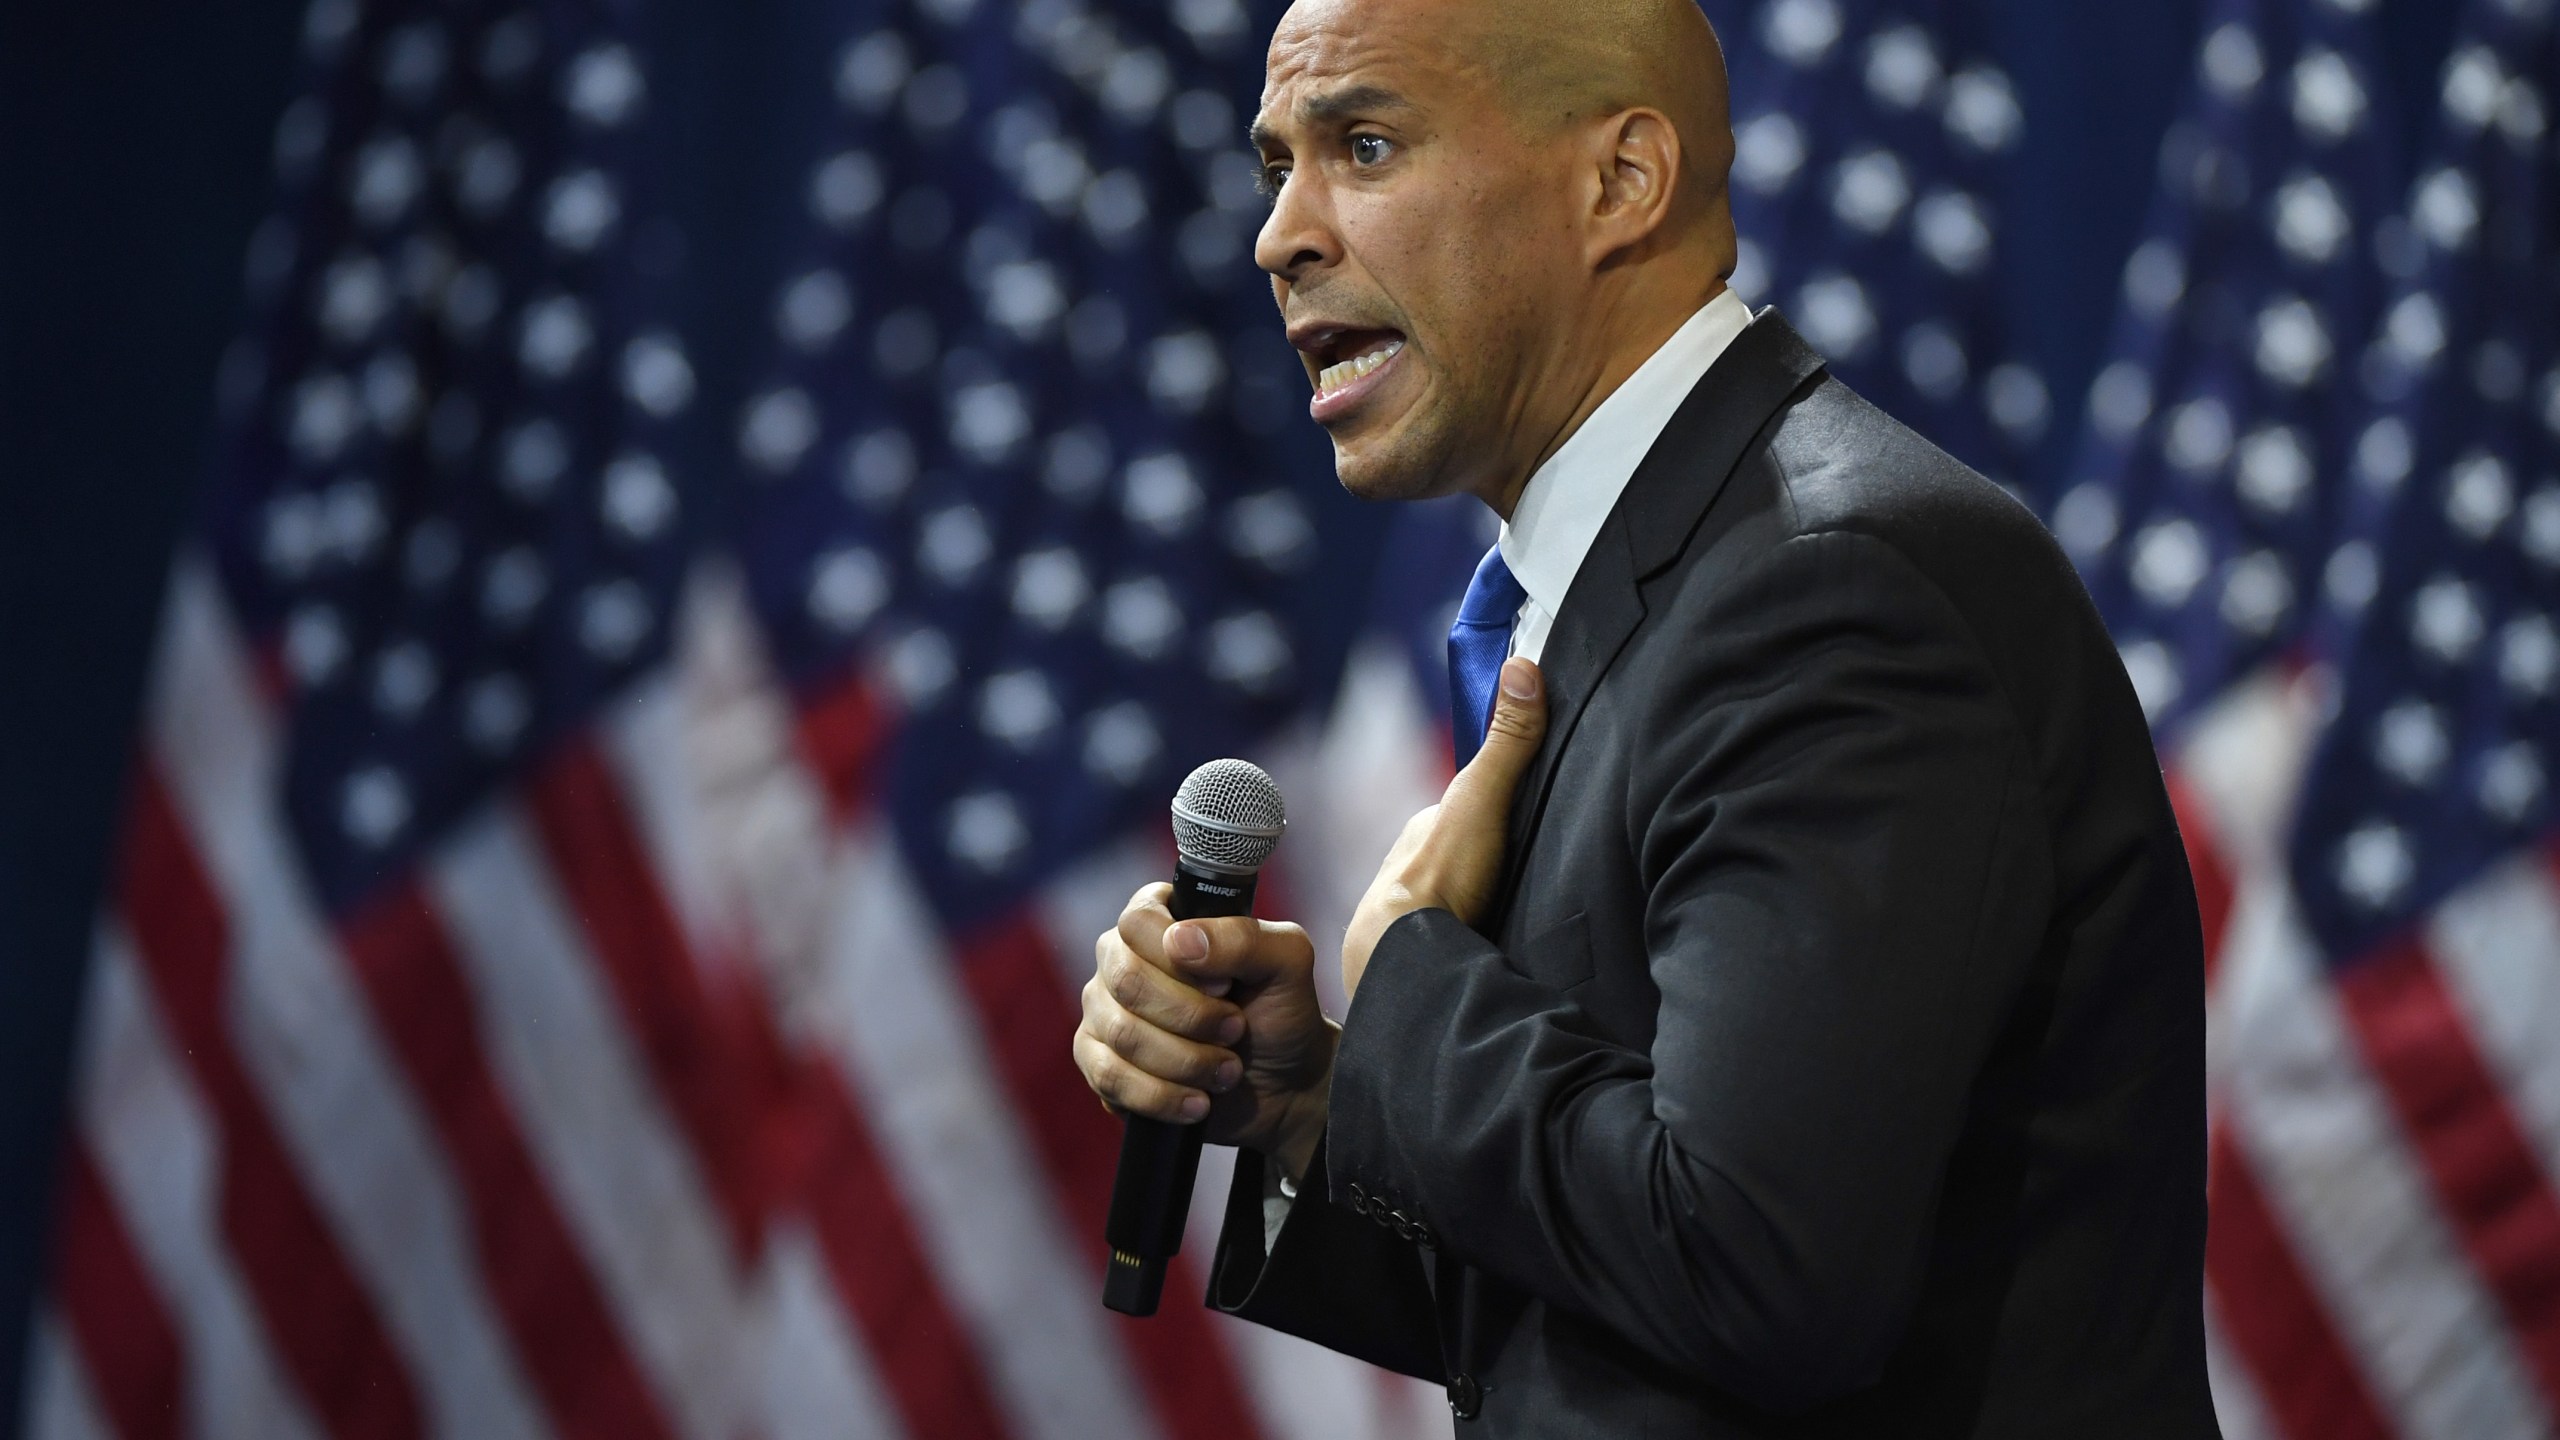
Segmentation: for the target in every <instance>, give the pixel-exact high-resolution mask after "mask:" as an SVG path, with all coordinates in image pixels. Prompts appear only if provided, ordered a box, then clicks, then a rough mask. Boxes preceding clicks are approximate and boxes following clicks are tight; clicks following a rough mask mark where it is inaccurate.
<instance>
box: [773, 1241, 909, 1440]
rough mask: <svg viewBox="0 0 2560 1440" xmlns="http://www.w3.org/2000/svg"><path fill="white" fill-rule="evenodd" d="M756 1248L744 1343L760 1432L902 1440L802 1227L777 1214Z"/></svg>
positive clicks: (780, 1438) (891, 1407) (800, 1437)
mask: <svg viewBox="0 0 2560 1440" xmlns="http://www.w3.org/2000/svg"><path fill="white" fill-rule="evenodd" d="M764 1255H765V1259H764V1266H763V1268H762V1269H761V1271H760V1272H759V1273H758V1276H757V1283H756V1287H755V1291H754V1294H753V1295H752V1297H751V1298H750V1301H749V1304H750V1306H751V1307H752V1309H753V1311H754V1314H755V1317H756V1319H755V1322H754V1327H755V1332H756V1333H755V1334H754V1335H753V1336H752V1337H751V1338H750V1339H749V1341H748V1343H747V1345H746V1347H745V1348H746V1350H747V1353H748V1354H750V1355H752V1356H754V1357H755V1358H756V1360H757V1361H758V1362H759V1364H758V1369H757V1371H756V1373H755V1375H754V1378H755V1380H756V1382H757V1384H758V1386H759V1388H760V1390H761V1391H762V1395H761V1397H760V1399H761V1403H760V1405H759V1407H758V1408H759V1410H760V1412H761V1414H762V1417H763V1422H764V1423H763V1425H762V1426H761V1427H759V1429H760V1433H761V1434H762V1436H763V1440H904V1436H905V1433H906V1432H905V1430H904V1429H903V1428H902V1427H901V1426H900V1425H899V1423H898V1407H897V1405H896V1404H895V1403H894V1402H893V1401H892V1400H891V1399H890V1397H889V1393H888V1391H887V1390H886V1389H884V1388H883V1387H882V1385H881V1383H880V1377H879V1375H877V1374H876V1373H874V1371H873V1369H872V1366H871V1364H870V1356H869V1354H868V1352H866V1351H865V1350H864V1349H863V1348H862V1341H861V1339H860V1338H859V1337H858V1336H856V1335H855V1334H854V1333H853V1331H852V1329H851V1327H849V1326H848V1325H847V1324H846V1323H845V1316H844V1311H843V1309H842V1307H841V1306H840V1305H839V1304H838V1303H837V1300H836V1292H835V1286H834V1283H833V1282H832V1281H830V1280H829V1279H828V1278H827V1269H826V1263H825V1262H824V1261H823V1260H821V1259H820V1258H819V1256H818V1249H817V1246H816V1244H815V1243H814V1242H813V1241H811V1239H810V1238H809V1232H808V1229H807V1227H806V1226H805V1225H803V1224H802V1223H801V1222H800V1221H798V1220H784V1221H779V1222H777V1223H776V1224H775V1225H774V1226H773V1228H772V1230H771V1232H770V1233H769V1234H768V1236H767V1237H766V1240H765V1247H764ZM928 1440H929V1437H928Z"/></svg>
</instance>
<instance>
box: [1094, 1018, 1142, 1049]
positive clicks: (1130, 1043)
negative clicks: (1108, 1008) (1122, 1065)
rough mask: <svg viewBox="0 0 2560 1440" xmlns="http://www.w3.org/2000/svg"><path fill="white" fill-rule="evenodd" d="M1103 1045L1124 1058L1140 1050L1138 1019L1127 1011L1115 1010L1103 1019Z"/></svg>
mask: <svg viewBox="0 0 2560 1440" xmlns="http://www.w3.org/2000/svg"><path fill="white" fill-rule="evenodd" d="M1101 1029H1102V1043H1103V1044H1105V1045H1107V1046H1109V1047H1110V1048H1111V1051H1112V1053H1113V1054H1115V1055H1119V1056H1121V1057H1122V1058H1124V1059H1125V1058H1127V1056H1128V1055H1129V1054H1130V1053H1131V1052H1133V1051H1135V1050H1136V1049H1137V1048H1138V1021H1137V1017H1135V1016H1133V1015H1131V1014H1130V1013H1129V1012H1128V1011H1126V1010H1121V1009H1116V1008H1115V1009H1114V1010H1113V1011H1112V1012H1111V1013H1110V1014H1108V1015H1106V1016H1104V1017H1103V1018H1102V1026H1101Z"/></svg>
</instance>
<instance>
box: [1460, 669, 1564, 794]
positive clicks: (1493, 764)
mask: <svg viewBox="0 0 2560 1440" xmlns="http://www.w3.org/2000/svg"><path fill="white" fill-rule="evenodd" d="M1546 738H1547V691H1546V678H1545V677H1544V676H1542V675H1540V674H1539V673H1538V667H1537V666H1536V665H1534V664H1532V663H1530V662H1529V661H1526V660H1522V659H1518V658H1514V659H1511V660H1506V661H1504V662H1503V665H1502V679H1501V683H1500V684H1499V685H1498V686H1497V687H1496V688H1495V691H1494V697H1493V723H1492V725H1491V726H1490V727H1488V728H1487V729H1486V731H1485V737H1484V748H1483V749H1481V750H1478V751H1477V752H1476V756H1475V758H1474V759H1473V760H1470V761H1468V762H1467V768H1466V769H1465V770H1463V771H1461V772H1459V775H1458V783H1457V784H1455V785H1453V786H1451V787H1450V788H1451V790H1452V791H1453V792H1457V793H1453V794H1452V795H1451V796H1450V799H1452V800H1458V801H1460V803H1462V804H1465V805H1467V806H1469V807H1470V808H1473V807H1474V806H1478V805H1489V806H1492V807H1495V809H1496V810H1497V812H1499V811H1504V810H1508V809H1509V807H1510V805H1511V792H1512V790H1513V789H1514V788H1516V787H1517V786H1518V785H1519V783H1520V777H1521V776H1522V775H1523V774H1525V773H1527V771H1528V769H1529V762H1530V760H1532V759H1534V758H1535V757H1536V756H1537V753H1538V745H1539V742H1541V741H1543V740H1545V739H1546Z"/></svg>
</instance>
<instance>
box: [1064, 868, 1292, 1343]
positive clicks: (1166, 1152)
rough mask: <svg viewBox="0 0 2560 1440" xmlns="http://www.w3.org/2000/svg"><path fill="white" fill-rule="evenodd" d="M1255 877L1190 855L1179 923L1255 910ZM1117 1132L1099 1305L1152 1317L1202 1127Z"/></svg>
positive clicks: (1177, 902) (1179, 889) (1176, 876)
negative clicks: (1106, 1265)
mask: <svg viewBox="0 0 2560 1440" xmlns="http://www.w3.org/2000/svg"><path fill="white" fill-rule="evenodd" d="M1253 887H1254V877H1253V876H1252V875H1249V874H1248V875H1225V874H1220V873H1218V872H1216V871H1213V870H1209V869H1206V868H1204V867H1199V866H1195V865H1193V864H1192V863H1191V861H1190V859H1189V858H1188V857H1184V858H1182V859H1178V860H1176V861H1175V862H1174V867H1173V903H1172V906H1171V909H1172V911H1173V918H1174V919H1176V920H1202V919H1207V918H1208V917H1210V916H1213V915H1249V914H1252V913H1253ZM1126 1125H1127V1128H1126V1129H1124V1130H1123V1131H1122V1132H1121V1134H1120V1167H1119V1170H1118V1172H1117V1173H1116V1174H1115V1175H1114V1176H1113V1177H1112V1181H1111V1214H1110V1218H1109V1219H1108V1220H1107V1221H1106V1222H1105V1224H1104V1226H1103V1239H1104V1240H1105V1241H1107V1242H1108V1243H1109V1244H1110V1246H1111V1261H1110V1266H1109V1268H1108V1269H1107V1270H1106V1271H1105V1273H1104V1275H1103V1281H1102V1303H1103V1305H1104V1306H1106V1307H1108V1308H1109V1309H1113V1310H1117V1311H1119V1312H1120V1313H1121V1314H1123V1315H1139V1316H1145V1315H1153V1314H1154V1313H1156V1302H1157V1301H1158V1300H1160V1299H1161V1298H1163V1295H1164V1273H1165V1269H1166V1267H1167V1266H1168V1265H1170V1264H1171V1263H1172V1260H1173V1257H1174V1256H1175V1255H1177V1254H1179V1253H1181V1251H1182V1229H1183V1224H1184V1222H1185V1221H1186V1220H1188V1219H1189V1218H1190V1214H1191V1186H1192V1182H1193V1181H1195V1180H1196V1179H1198V1177H1199V1174H1200V1128H1201V1127H1199V1126H1198V1125H1176V1124H1173V1123H1171V1122H1170V1121H1165V1120H1151V1119H1148V1118H1147V1117H1146V1116H1143V1115H1131V1116H1129V1117H1127V1121H1126Z"/></svg>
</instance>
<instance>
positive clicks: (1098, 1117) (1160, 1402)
mask: <svg viewBox="0 0 2560 1440" xmlns="http://www.w3.org/2000/svg"><path fill="white" fill-rule="evenodd" d="M960 957H961V976H962V981H963V983H964V984H965V986H966V987H967V989H968V993H969V999H970V1002H971V1005H972V1006H973V1007H974V1008H975V1010H976V1011H977V1015H978V1021H979V1024H980V1026H981V1027H982V1028H983V1029H984V1031H985V1033H986V1037H987V1044H988V1049H989V1051H990V1052H991V1054H992V1056H993V1058H994V1061H995V1067H996V1072H997V1074H998V1075H999V1076H1001V1077H1002V1079H1003V1082H1004V1086H1005V1091H1006V1094H1007V1095H1008V1096H1009V1097H1010V1098H1011V1100H1012V1101H1013V1106H1014V1109H1015V1111H1016V1112H1017V1113H1018V1114H1019V1115H1020V1116H1021V1117H1022V1127H1023V1129H1024V1131H1025V1132H1026V1133H1028V1134H1029V1135H1030V1137H1031V1141H1032V1143H1033V1144H1034V1145H1035V1146H1036V1147H1038V1149H1039V1152H1040V1159H1041V1163H1042V1164H1043V1166H1044V1167H1045V1168H1046V1169H1047V1170H1048V1172H1049V1178H1050V1180H1051V1181H1052V1182H1053V1183H1054V1184H1055V1185H1056V1187H1057V1191H1058V1198H1059V1207H1060V1210H1061V1212H1062V1213H1063V1214H1064V1215H1065V1216H1066V1218H1067V1222H1068V1229H1069V1233H1070V1234H1071V1235H1072V1236H1074V1237H1076V1238H1078V1239H1081V1240H1083V1241H1085V1242H1087V1243H1088V1245H1089V1246H1090V1248H1089V1250H1088V1251H1087V1254H1088V1256H1089V1257H1090V1259H1091V1262H1092V1263H1091V1266H1090V1269H1089V1271H1088V1273H1089V1274H1090V1275H1091V1277H1092V1280H1093V1285H1094V1304H1095V1305H1096V1306H1097V1307H1099V1306H1100V1305H1101V1303H1102V1299H1101V1296H1102V1291H1101V1285H1102V1263H1101V1262H1102V1226H1103V1218H1104V1215H1105V1212H1107V1211H1108V1210H1109V1209H1110V1203H1111V1180H1112V1175H1113V1171H1114V1169H1115V1167H1116V1166H1117V1165H1118V1163H1119V1154H1120V1123H1119V1122H1118V1121H1116V1120H1114V1119H1112V1118H1111V1116H1110V1115H1109V1114H1107V1113H1106V1112H1105V1111H1104V1110H1103V1108H1102V1107H1101V1105H1100V1104H1098V1103H1096V1101H1095V1100H1094V1098H1093V1092H1092V1091H1091V1090H1090V1089H1088V1088H1087V1087H1086V1085H1085V1083H1084V1077H1083V1075H1081V1074H1080V1073H1078V1071H1077V1070H1076V1067H1075V1061H1074V1058H1073V1052H1072V1049H1071V1046H1072V1043H1073V1040H1074V1036H1075V1030H1076V1023H1077V1014H1076V1007H1075V1004H1074V1001H1073V997H1072V996H1071V995H1070V994H1069V993H1068V990H1067V988H1066V985H1065V983H1064V982H1063V981H1062V980H1061V978H1060V976H1059V973H1058V966H1057V962H1056V961H1055V959H1054V958H1053V957H1052V954H1051V952H1050V949H1049V942H1048V940H1047V939H1046V938H1045V937H1044V936H1043V935H1042V934H1041V932H1040V928H1039V926H1038V925H1037V924H1036V923H1034V922H1033V921H1032V920H1031V919H1030V918H1029V917H1028V916H1021V917H1017V918H1015V919H1013V920H1011V921H1009V922H1005V923H1002V924H998V925H995V926H992V927H990V928H988V929H987V930H986V931H984V932H982V933H980V934H978V935H976V936H974V937H972V938H971V939H970V940H969V941H968V943H967V944H965V945H964V946H963V947H962V948H961V951H960ZM1197 1260H1198V1257H1197V1256H1183V1257H1180V1258H1178V1259H1177V1260H1176V1262H1175V1266H1174V1270H1173V1273H1172V1274H1171V1275H1169V1276H1167V1277H1166V1281H1165V1290H1166V1292H1167V1298H1166V1301H1165V1305H1164V1308H1163V1309H1162V1310H1160V1311H1158V1312H1157V1313H1156V1315H1155V1317H1154V1318H1153V1319H1149V1320H1138V1321H1115V1322H1114V1324H1115V1329H1116V1330H1117V1332H1118V1334H1119V1335H1120V1337H1121V1339H1122V1341H1123V1342H1124V1343H1125V1344H1126V1345H1127V1346H1128V1348H1129V1351H1130V1353H1131V1355H1132V1357H1133V1358H1134V1359H1135V1361H1136V1363H1137V1368H1138V1372H1139V1376H1140V1379H1141V1381H1142V1383H1143V1384H1144V1385H1145V1386H1146V1388H1147V1394H1148V1397H1149V1399H1150V1400H1152V1401H1153V1403H1154V1407H1155V1411H1156V1414H1157V1415H1158V1416H1159V1417H1161V1418H1162V1419H1163V1421H1164V1424H1165V1431H1166V1433H1167V1434H1168V1435H1171V1436H1175V1437H1179V1440H1241V1437H1247V1436H1252V1435H1255V1434H1258V1433H1259V1432H1260V1430H1261V1426H1260V1424H1259V1422H1258V1421H1257V1420H1256V1419H1255V1417H1254V1412H1253V1407H1252V1406H1251V1405H1250V1404H1249V1403H1248V1402H1247V1400H1246V1398H1245V1393H1244V1387H1243V1385H1242V1383H1241V1382H1240V1381H1239V1380H1238V1379H1237V1377H1236V1372H1235V1365H1234V1362H1233V1360H1232V1358H1231V1357H1230V1356H1229V1355H1228V1353H1227V1350H1226V1347H1225V1345H1224V1344H1222V1343H1221V1342H1220V1340H1219V1338H1218V1336H1217V1334H1216V1332H1215V1331H1214V1330H1213V1329H1212V1328H1211V1317H1210V1313H1209V1311H1208V1309H1207V1308H1206V1307H1205V1306H1204V1305H1202V1304H1201V1303H1200V1302H1199V1300H1198V1299H1197V1298H1196V1297H1199V1296H1201V1295H1204V1294H1206V1293H1207V1291H1208V1286H1207V1283H1206V1281H1205V1280H1204V1278H1203V1277H1202V1274H1201V1272H1200V1270H1199V1268H1198V1266H1197V1264H1196V1261H1197Z"/></svg>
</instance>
